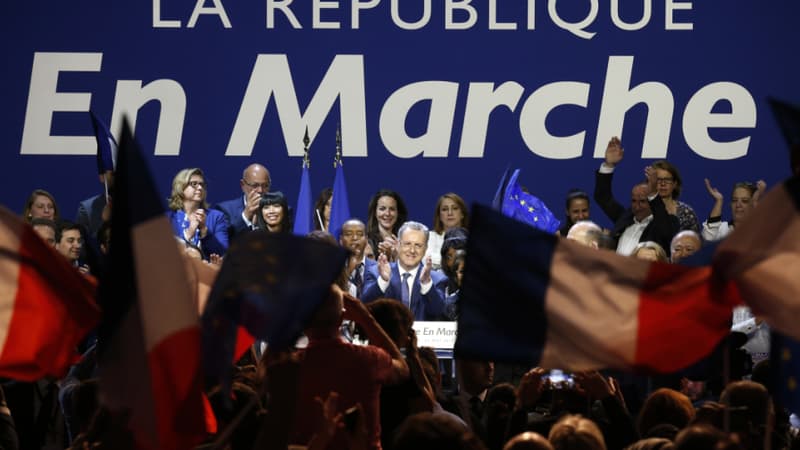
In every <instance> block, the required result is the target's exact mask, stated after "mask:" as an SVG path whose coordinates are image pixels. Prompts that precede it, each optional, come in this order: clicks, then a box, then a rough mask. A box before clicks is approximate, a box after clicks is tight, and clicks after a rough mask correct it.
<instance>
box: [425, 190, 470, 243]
mask: <svg viewBox="0 0 800 450" xmlns="http://www.w3.org/2000/svg"><path fill="white" fill-rule="evenodd" d="M445 200H452V201H453V202H454V203H455V204H456V205H458V207H459V209H461V223H460V224H458V225H456V226H459V227H461V228H469V211H468V210H467V204H466V203H465V202H464V199H463V198H461V196H460V195H458V194H456V193H454V192H448V193H447V194H444V195H442V196H441V197H439V200H438V201H437V202H436V211H435V212H434V213H433V231H435V232H437V233H439V234H441V233H444V231H445V229H444V224H443V223H442V218H441V217H440V216H439V210H440V209H441V208H442V203H444V201H445Z"/></svg>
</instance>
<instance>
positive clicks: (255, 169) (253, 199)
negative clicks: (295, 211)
mask: <svg viewBox="0 0 800 450" xmlns="http://www.w3.org/2000/svg"><path fill="white" fill-rule="evenodd" d="M271 182H272V180H271V178H270V176H269V170H267V168H266V167H264V166H262V165H261V164H250V165H249V166H247V168H246V169H244V172H243V173H242V179H241V180H239V185H240V186H241V188H242V194H243V195H242V196H241V197H237V198H234V199H231V200H227V201H224V202H221V203H218V204H216V205H214V206H212V208H213V209H217V210H220V211H222V212H223V213H224V214H225V216H227V218H228V223H229V224H230V227H229V228H228V236H229V238H230V239H231V240H233V238H234V237H235V236H236V235H238V234H241V233H243V232H246V231H249V230H252V229H253V224H254V223H255V215H256V214H257V213H258V205H259V202H260V201H261V196H262V195H264V194H265V193H267V192H269V187H270V184H271Z"/></svg>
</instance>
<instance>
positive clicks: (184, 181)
mask: <svg viewBox="0 0 800 450" xmlns="http://www.w3.org/2000/svg"><path fill="white" fill-rule="evenodd" d="M206 186H207V185H206V180H205V177H204V176H203V171H202V170H200V169H195V168H192V169H183V170H181V171H180V172H178V174H177V175H175V178H174V179H173V180H172V194H171V195H170V197H169V209H170V211H168V212H167V216H168V217H169V220H170V222H171V223H172V230H173V231H174V232H175V236H177V237H178V239H180V240H182V241H185V242H187V243H189V244H191V245H193V246H195V247H197V248H199V249H200V250H202V252H203V259H208V258H209V257H210V256H211V255H212V254H216V255H219V256H223V255H224V254H225V251H226V250H227V249H228V222H227V220H226V219H225V215H224V214H223V213H222V212H221V211H218V210H216V209H208V203H206V194H207V191H206Z"/></svg>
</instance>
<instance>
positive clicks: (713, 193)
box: [705, 178, 723, 202]
mask: <svg viewBox="0 0 800 450" xmlns="http://www.w3.org/2000/svg"><path fill="white" fill-rule="evenodd" d="M705 181H706V190H707V191H708V193H709V195H711V196H712V197H714V200H716V201H718V202H721V201H722V198H723V197H722V193H721V192H720V191H719V190H718V189H717V188H715V187H714V186H711V181H710V180H709V179H708V178H706V179H705Z"/></svg>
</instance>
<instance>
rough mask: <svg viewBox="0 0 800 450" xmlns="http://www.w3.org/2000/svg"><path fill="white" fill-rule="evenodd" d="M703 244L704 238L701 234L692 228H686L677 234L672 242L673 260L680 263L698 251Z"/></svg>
mask: <svg viewBox="0 0 800 450" xmlns="http://www.w3.org/2000/svg"><path fill="white" fill-rule="evenodd" d="M702 246H703V240H702V239H700V235H699V234H697V233H695V232H694V231H692V230H684V231H681V232H680V233H678V234H676V235H675V237H674V238H672V242H671V243H670V246H669V247H670V254H671V255H672V256H671V259H672V262H673V263H678V262H680V261H681V260H682V259H685V258H688V257H689V256H691V255H693V254H695V253H697V251H698V250H700V247H702Z"/></svg>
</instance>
